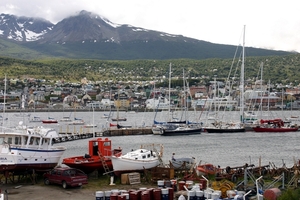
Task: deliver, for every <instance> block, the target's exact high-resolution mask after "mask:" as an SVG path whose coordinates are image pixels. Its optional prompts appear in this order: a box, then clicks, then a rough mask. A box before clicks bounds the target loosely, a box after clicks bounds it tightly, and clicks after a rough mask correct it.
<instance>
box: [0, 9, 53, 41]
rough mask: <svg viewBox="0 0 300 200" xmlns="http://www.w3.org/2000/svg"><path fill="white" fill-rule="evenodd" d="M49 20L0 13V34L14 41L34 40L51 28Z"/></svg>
mask: <svg viewBox="0 0 300 200" xmlns="http://www.w3.org/2000/svg"><path fill="white" fill-rule="evenodd" d="M53 25H54V24H52V23H51V22H49V21H47V20H44V19H41V18H32V17H18V16H15V15H8V14H1V15H0V35H1V36H2V37H4V38H7V39H12V40H15V41H22V42H25V41H27V42H28V41H36V40H39V39H40V38H41V36H43V35H44V34H45V33H47V32H48V31H49V30H51V29H52V28H53Z"/></svg>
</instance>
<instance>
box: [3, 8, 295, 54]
mask: <svg viewBox="0 0 300 200" xmlns="http://www.w3.org/2000/svg"><path fill="white" fill-rule="evenodd" d="M0 37H1V38H2V39H3V40H5V41H6V42H12V43H13V44H14V46H16V45H19V46H20V48H19V50H18V48H13V51H12V48H9V47H7V48H1V47H0V53H1V54H2V55H5V56H9V57H16V56H17V57H18V58H20V57H21V58H23V59H35V58H41V57H60V58H83V59H106V60H107V59H116V60H130V59H178V58H191V59H206V58H230V57H232V56H233V55H234V52H235V49H236V46H233V45H223V44H215V43H211V42H207V41H203V40H197V39H193V38H188V37H184V36H182V35H173V34H169V33H164V32H159V31H154V30H148V29H144V28H141V27H134V26H131V25H128V24H115V23H113V22H111V21H110V20H108V19H106V18H104V17H102V16H100V15H98V14H95V13H92V12H88V11H85V10H82V11H81V12H79V13H78V14H75V15H72V16H69V17H67V18H64V19H63V20H61V21H59V22H58V23H56V24H53V23H51V22H49V21H47V20H45V19H43V18H32V17H18V16H15V15H8V14H1V15H0ZM1 44H2V42H1V40H0V45H1ZM2 45H3V44H2ZM247 49H248V50H249V52H252V54H251V56H268V55H288V54H292V53H294V52H287V51H274V50H268V49H260V48H253V47H247ZM26 51H34V52H37V53H36V54H34V55H33V56H28V54H27V53H26Z"/></svg>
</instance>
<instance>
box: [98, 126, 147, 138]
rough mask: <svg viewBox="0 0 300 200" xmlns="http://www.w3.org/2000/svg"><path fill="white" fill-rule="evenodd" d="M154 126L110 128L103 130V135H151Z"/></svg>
mask: <svg viewBox="0 0 300 200" xmlns="http://www.w3.org/2000/svg"><path fill="white" fill-rule="evenodd" d="M150 134H153V133H152V127H142V128H120V129H118V128H110V129H107V130H103V133H102V136H126V135H150Z"/></svg>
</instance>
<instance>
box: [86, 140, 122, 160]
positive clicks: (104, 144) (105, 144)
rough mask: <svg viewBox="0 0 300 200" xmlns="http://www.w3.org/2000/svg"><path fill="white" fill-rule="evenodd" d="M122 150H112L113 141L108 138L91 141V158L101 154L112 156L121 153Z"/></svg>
mask: <svg viewBox="0 0 300 200" xmlns="http://www.w3.org/2000/svg"><path fill="white" fill-rule="evenodd" d="M121 151H122V149H121V148H120V147H119V148H118V149H112V144H111V140H110V139H108V138H105V139H102V138H97V139H93V140H90V141H89V152H88V153H89V156H98V152H100V153H101V154H102V155H103V156H112V155H115V154H117V153H120V152H121Z"/></svg>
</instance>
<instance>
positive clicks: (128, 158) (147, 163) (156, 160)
mask: <svg viewBox="0 0 300 200" xmlns="http://www.w3.org/2000/svg"><path fill="white" fill-rule="evenodd" d="M161 155H162V147H161V152H160V153H158V152H157V151H156V150H155V148H153V149H146V148H140V149H136V150H132V151H130V152H128V153H126V154H123V155H121V156H116V155H112V156H111V161H112V165H113V171H114V173H115V175H116V176H120V175H121V174H122V173H128V172H137V171H142V170H144V169H151V168H154V167H156V166H158V165H160V162H161Z"/></svg>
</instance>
